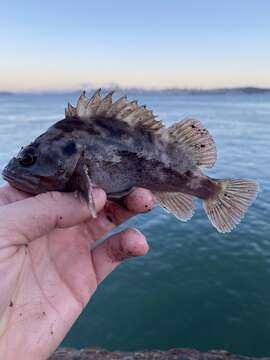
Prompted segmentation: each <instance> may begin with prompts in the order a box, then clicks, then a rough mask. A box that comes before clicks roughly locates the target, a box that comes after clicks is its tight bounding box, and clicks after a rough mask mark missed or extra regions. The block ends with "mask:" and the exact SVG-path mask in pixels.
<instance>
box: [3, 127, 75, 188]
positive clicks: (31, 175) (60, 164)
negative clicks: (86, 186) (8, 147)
mask: <svg viewBox="0 0 270 360" xmlns="http://www.w3.org/2000/svg"><path fill="white" fill-rule="evenodd" d="M80 156H81V153H80V152H79V151H78V147H77V144H76V142H75V141H74V139H72V138H71V137H67V136H62V134H55V131H52V130H48V131H47V132H45V133H44V134H42V135H41V136H39V137H38V138H37V139H36V140H35V141H34V142H32V143H30V144H29V145H27V146H25V147H23V148H21V150H20V151H19V153H18V154H17V156H15V157H13V158H12V159H11V160H10V162H9V163H8V164H7V166H6V167H5V168H4V170H3V172H2V175H3V178H4V179H5V180H6V181H7V182H8V183H9V184H10V185H12V186H13V187H15V188H17V189H19V190H22V191H24V192H27V193H30V194H39V193H43V192H47V191H64V190H65V189H66V187H67V184H68V182H69V180H70V179H71V177H72V175H73V172H74V170H75V168H76V165H77V163H78V160H79V159H80Z"/></svg>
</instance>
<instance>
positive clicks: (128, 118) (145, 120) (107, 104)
mask: <svg viewBox="0 0 270 360" xmlns="http://www.w3.org/2000/svg"><path fill="white" fill-rule="evenodd" d="M112 95H113V91H111V92H109V93H108V94H107V95H106V96H105V97H103V98H102V96H101V89H99V90H97V91H96V92H95V94H94V95H93V96H92V97H91V99H87V97H86V95H85V91H83V92H82V94H81V95H80V97H79V100H78V102H77V106H76V107H73V106H71V105H70V104H68V107H67V109H66V110H65V115H66V117H67V118H69V117H74V116H77V117H78V118H80V119H83V120H85V121H91V119H92V118H93V117H96V116H103V117H105V118H114V117H115V118H116V119H117V120H120V121H124V122H125V123H127V124H129V125H130V126H133V127H135V126H140V127H142V128H144V129H147V130H149V131H158V130H160V129H162V128H164V125H163V124H162V122H161V121H157V120H156V119H155V116H154V115H153V113H152V111H150V110H148V109H147V108H146V106H139V105H138V103H137V101H131V102H129V101H128V100H127V97H126V96H123V97H121V98H120V99H118V100H117V101H116V102H114V103H113V100H112Z"/></svg>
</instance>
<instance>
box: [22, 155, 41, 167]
mask: <svg viewBox="0 0 270 360" xmlns="http://www.w3.org/2000/svg"><path fill="white" fill-rule="evenodd" d="M36 159H37V157H36V156H35V155H34V154H32V153H30V152H25V153H24V154H21V155H20V157H19V158H18V160H19V163H20V164H21V165H22V166H31V165H33V164H34V163H35V162H36Z"/></svg>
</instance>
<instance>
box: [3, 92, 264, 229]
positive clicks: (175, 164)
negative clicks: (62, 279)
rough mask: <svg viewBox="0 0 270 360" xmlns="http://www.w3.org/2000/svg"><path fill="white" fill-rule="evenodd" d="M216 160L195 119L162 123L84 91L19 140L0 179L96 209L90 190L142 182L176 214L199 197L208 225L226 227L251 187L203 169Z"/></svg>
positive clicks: (187, 212) (112, 194)
mask: <svg viewBox="0 0 270 360" xmlns="http://www.w3.org/2000/svg"><path fill="white" fill-rule="evenodd" d="M216 160H217V150H216V145H215V142H214V140H213V138H212V136H211V135H210V133H209V132H208V130H207V129H206V128H205V127H204V126H203V124H202V123H201V122H200V121H198V120H195V119H192V118H185V119H183V120H181V121H178V122H176V123H174V124H173V125H171V126H169V127H166V126H165V125H164V124H163V122H162V121H161V120H158V119H157V117H156V116H155V115H154V114H153V112H152V111H151V110H149V109H148V108H147V106H145V105H143V106H141V105H139V104H138V102H137V101H129V100H128V99H127V97H126V96H122V97H120V98H118V99H117V100H116V101H113V92H109V93H107V94H105V95H103V96H102V92H101V89H98V90H97V91H96V92H95V93H94V94H93V96H92V97H87V96H86V93H85V91H83V92H82V93H81V95H80V96H79V99H78V102H77V104H76V106H72V105H71V104H70V103H68V105H67V108H66V109H65V117H64V118H63V119H62V120H60V121H57V122H56V123H55V124H53V125H52V126H51V127H50V128H49V129H48V130H47V131H45V132H44V133H43V134H41V135H40V136H38V137H37V138H36V139H35V140H34V141H32V142H31V143H30V144H29V145H27V146H25V147H23V148H22V149H21V150H20V151H19V153H18V155H17V156H15V157H13V158H12V159H11V160H10V162H9V163H8V164H7V166H6V167H5V168H4V170H3V172H2V175H3V178H4V179H5V180H6V181H7V182H9V183H10V185H12V186H13V187H15V188H17V189H19V190H22V191H25V192H27V193H30V194H33V195H35V194H39V193H43V192H47V191H61V192H72V191H75V192H76V193H77V194H79V195H80V197H81V198H82V199H83V200H84V201H86V203H87V205H88V207H89V211H90V212H91V214H92V216H93V217H95V216H96V209H95V205H94V199H93V189H94V188H95V187H99V188H102V189H103V190H104V191H105V192H106V194H107V196H108V198H109V199H111V200H114V201H118V199H121V198H122V197H123V196H125V195H127V194H128V193H130V192H131V191H132V190H133V189H134V188H137V187H143V188H146V189H149V190H150V191H151V192H152V193H153V195H154V196H155V198H156V200H157V202H158V203H159V204H160V206H161V207H162V208H164V209H165V210H166V211H168V212H170V213H172V214H174V215H175V216H176V217H177V218H178V219H179V220H182V221H187V220H189V219H190V218H191V217H192V215H193V213H194V210H195V202H194V198H198V199H200V200H202V202H203V207H204V210H205V212H206V214H207V216H208V218H209V220H210V222H211V223H212V225H213V226H214V227H215V228H216V229H217V230H218V231H219V232H221V233H226V232H230V231H231V230H232V229H234V228H235V227H236V225H237V224H239V223H240V221H241V220H242V219H243V217H244V215H245V213H246V211H247V209H248V208H249V206H250V205H251V204H252V202H253V201H254V199H255V197H256V194H257V192H258V184H257V182H256V181H254V180H247V179H232V178H227V179H215V178H211V177H209V176H207V175H206V174H204V172H203V170H204V169H205V168H206V169H207V168H212V167H213V166H214V164H215V162H216Z"/></svg>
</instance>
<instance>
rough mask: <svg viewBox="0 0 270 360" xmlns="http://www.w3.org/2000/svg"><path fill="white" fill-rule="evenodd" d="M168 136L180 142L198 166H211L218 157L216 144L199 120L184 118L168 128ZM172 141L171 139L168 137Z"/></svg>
mask: <svg viewBox="0 0 270 360" xmlns="http://www.w3.org/2000/svg"><path fill="white" fill-rule="evenodd" d="M167 136H168V137H169V138H171V140H173V142H174V143H178V144H179V145H180V146H181V147H182V148H183V149H184V150H185V151H186V152H187V153H188V154H189V156H190V158H191V159H192V160H194V161H195V163H196V165H197V166H201V167H207V168H211V167H213V166H214V164H215V162H216V159H217V151H216V145H215V143H214V140H213V138H212V136H211V135H210V134H209V132H208V130H207V129H206V128H205V127H204V126H203V125H202V123H201V122H200V121H198V120H194V119H184V120H182V121H180V122H178V123H175V124H173V125H172V126H171V127H169V128H168V131H167ZM168 140H169V141H170V139H168Z"/></svg>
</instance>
